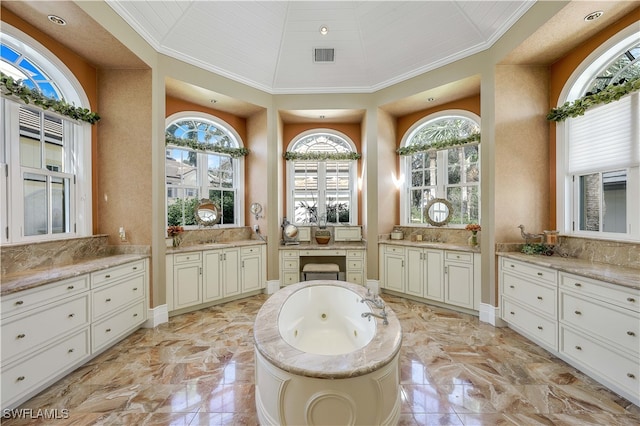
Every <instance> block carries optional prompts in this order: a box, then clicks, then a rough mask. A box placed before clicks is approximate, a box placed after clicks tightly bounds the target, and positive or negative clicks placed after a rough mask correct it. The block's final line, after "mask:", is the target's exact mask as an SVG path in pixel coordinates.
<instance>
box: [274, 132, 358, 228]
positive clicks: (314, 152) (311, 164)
mask: <svg viewBox="0 0 640 426" xmlns="http://www.w3.org/2000/svg"><path fill="white" fill-rule="evenodd" d="M287 156H288V160H287V194H288V196H287V216H288V218H289V220H290V222H292V223H295V224H298V225H317V224H320V225H322V224H324V223H326V224H329V225H336V224H345V225H356V224H357V221H358V198H357V194H358V191H357V158H359V155H358V153H357V152H356V147H355V144H354V143H353V141H352V140H351V139H350V138H349V137H348V136H347V135H345V134H343V133H341V132H338V131H335V130H330V129H313V130H308V131H306V132H303V133H301V134H300V135H298V136H296V137H295V138H294V139H293V140H292V141H291V143H290V144H289V147H288V149H287Z"/></svg>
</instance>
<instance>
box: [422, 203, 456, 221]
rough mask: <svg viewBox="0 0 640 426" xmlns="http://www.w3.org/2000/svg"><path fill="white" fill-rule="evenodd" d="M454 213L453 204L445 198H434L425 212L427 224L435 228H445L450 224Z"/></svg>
mask: <svg viewBox="0 0 640 426" xmlns="http://www.w3.org/2000/svg"><path fill="white" fill-rule="evenodd" d="M452 213H453V207H452V206H451V203H450V202H449V200H446V199H444V198H434V199H433V200H431V201H429V203H428V204H427V209H426V211H425V214H426V216H427V217H426V219H427V222H429V224H431V225H433V226H443V225H446V224H447V223H449V221H450V220H451V214H452Z"/></svg>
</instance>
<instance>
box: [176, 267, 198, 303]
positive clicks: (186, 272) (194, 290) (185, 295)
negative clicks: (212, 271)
mask: <svg viewBox="0 0 640 426" xmlns="http://www.w3.org/2000/svg"><path fill="white" fill-rule="evenodd" d="M200 265H201V264H200V263H187V264H184V265H175V266H174V267H173V305H174V306H173V307H174V308H175V309H180V308H186V307H188V306H193V305H197V304H199V303H202V291H201V289H202V286H201V279H202V275H201V274H200V272H201V269H202V267H201V266H200Z"/></svg>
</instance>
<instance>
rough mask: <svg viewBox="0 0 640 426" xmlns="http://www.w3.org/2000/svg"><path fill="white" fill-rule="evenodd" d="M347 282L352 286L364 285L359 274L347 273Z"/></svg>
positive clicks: (362, 278)
mask: <svg viewBox="0 0 640 426" xmlns="http://www.w3.org/2000/svg"><path fill="white" fill-rule="evenodd" d="M347 281H348V282H350V283H354V284H360V285H364V277H363V275H362V273H361V272H347Z"/></svg>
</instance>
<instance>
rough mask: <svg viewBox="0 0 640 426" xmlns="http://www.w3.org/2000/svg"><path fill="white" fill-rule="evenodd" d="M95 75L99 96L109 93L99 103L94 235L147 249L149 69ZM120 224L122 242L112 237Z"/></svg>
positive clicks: (149, 195)
mask: <svg viewBox="0 0 640 426" xmlns="http://www.w3.org/2000/svg"><path fill="white" fill-rule="evenodd" d="M98 75H99V79H98V81H99V89H100V92H101V93H108V94H109V96H103V97H101V98H100V102H99V106H100V112H101V116H102V119H101V120H100V123H99V126H100V142H99V143H98V147H97V150H96V155H97V161H98V168H99V170H100V172H99V174H98V182H97V185H96V192H95V193H94V197H95V198H96V199H97V203H98V208H97V209H96V210H97V211H96V212H95V213H96V214H97V218H98V232H99V233H104V234H109V244H113V245H121V244H132V245H150V244H151V232H152V229H151V216H150V215H145V214H144V213H145V212H149V211H151V208H152V201H151V182H152V178H151V162H152V159H151V155H149V153H150V152H151V144H152V143H154V142H153V141H152V140H151V136H150V133H149V129H150V128H151V118H152V107H151V71H150V70H113V69H109V70H105V71H100V72H99V74H98ZM123 106H126V107H123ZM155 143H161V142H158V141H156V142H155ZM121 226H123V227H124V228H125V232H126V234H127V242H126V243H123V242H121V241H120V239H119V238H118V229H119V228H120V227H121Z"/></svg>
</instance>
